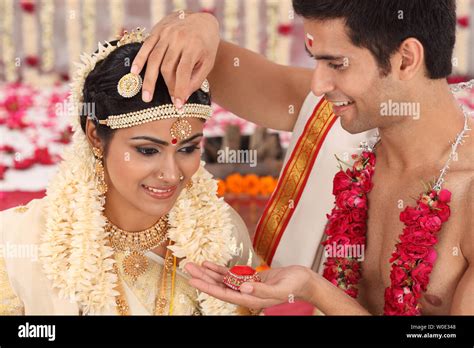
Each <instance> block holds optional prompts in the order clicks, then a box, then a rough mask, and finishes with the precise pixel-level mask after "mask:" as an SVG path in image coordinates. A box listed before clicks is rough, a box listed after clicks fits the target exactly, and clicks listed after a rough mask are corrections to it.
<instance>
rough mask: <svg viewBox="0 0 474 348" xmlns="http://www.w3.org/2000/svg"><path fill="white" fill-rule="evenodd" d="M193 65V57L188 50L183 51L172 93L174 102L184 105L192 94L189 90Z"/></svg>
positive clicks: (194, 60) (194, 62)
mask: <svg viewBox="0 0 474 348" xmlns="http://www.w3.org/2000/svg"><path fill="white" fill-rule="evenodd" d="M195 64H196V59H195V58H194V57H193V54H192V53H191V52H189V51H188V50H184V51H183V53H182V55H181V59H180V61H179V64H178V68H177V69H176V81H175V84H174V91H173V92H172V95H173V96H174V99H175V101H176V100H179V102H181V103H182V104H185V103H186V101H187V99H188V98H189V96H190V95H191V93H192V92H193V91H191V90H190V81H191V74H192V72H193V69H194V65H195ZM168 87H170V86H168ZM179 102H176V103H179ZM175 105H176V104H175ZM176 106H177V105H176Z"/></svg>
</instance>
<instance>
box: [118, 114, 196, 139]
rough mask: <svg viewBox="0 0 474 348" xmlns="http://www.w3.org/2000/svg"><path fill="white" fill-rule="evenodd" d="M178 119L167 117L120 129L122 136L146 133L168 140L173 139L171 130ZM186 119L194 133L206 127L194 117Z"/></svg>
mask: <svg viewBox="0 0 474 348" xmlns="http://www.w3.org/2000/svg"><path fill="white" fill-rule="evenodd" d="M177 120H178V119H177V118H170V119H165V120H157V121H152V122H146V123H143V124H140V125H137V126H133V127H127V128H122V129H119V130H118V131H119V132H120V134H121V135H122V136H126V137H133V136H136V135H143V134H145V133H146V134H149V135H155V136H157V137H159V138H160V139H163V140H166V139H171V133H170V130H171V127H172V126H173V124H174V123H175V122H176V121H177ZM186 121H188V122H189V124H190V125H191V127H192V133H193V134H195V133H202V131H203V129H204V122H202V121H201V120H200V119H197V118H194V117H186Z"/></svg>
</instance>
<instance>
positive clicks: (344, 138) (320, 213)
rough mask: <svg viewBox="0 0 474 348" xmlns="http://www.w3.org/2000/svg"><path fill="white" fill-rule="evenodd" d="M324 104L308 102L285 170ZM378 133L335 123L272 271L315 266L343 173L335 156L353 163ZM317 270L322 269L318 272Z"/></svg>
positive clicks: (312, 99)
mask: <svg viewBox="0 0 474 348" xmlns="http://www.w3.org/2000/svg"><path fill="white" fill-rule="evenodd" d="M320 100H321V97H316V96H314V94H312V93H310V94H309V95H308V97H307V98H306V100H305V102H304V104H303V107H302V109H301V112H300V114H299V116H298V120H297V122H296V125H295V128H294V131H293V137H292V140H291V142H290V146H289V148H288V152H287V155H286V158H285V163H284V166H285V165H286V162H287V161H288V159H289V158H290V156H291V152H292V151H293V150H294V148H295V145H296V143H297V141H298V139H299V137H300V136H301V134H302V132H303V130H304V128H305V126H306V123H307V122H308V120H309V119H310V117H311V115H312V114H313V111H314V108H315V107H316V105H317V104H318V103H319V101H320ZM376 133H377V132H376V130H371V131H369V132H364V133H360V134H356V135H352V134H350V133H348V132H346V131H345V130H344V129H343V128H342V126H341V123H340V119H337V120H336V121H335V123H334V125H333V126H332V128H331V129H330V130H329V133H328V134H327V136H326V139H325V140H324V143H323V145H322V146H321V149H320V151H319V154H318V156H317V158H316V161H315V163H314V166H313V169H312V171H311V173H310V177H309V179H308V181H307V183H306V186H305V187H304V189H303V193H302V196H301V199H300V201H299V203H298V205H297V206H296V207H295V211H294V213H293V216H292V217H291V220H290V222H289V223H288V226H287V227H286V230H285V231H284V233H283V236H282V238H281V240H280V243H279V245H278V247H277V250H276V253H275V256H274V258H273V261H272V267H281V266H289V265H302V266H306V267H312V266H313V264H314V262H315V257H316V255H317V253H318V247H319V246H320V243H321V241H322V238H323V234H324V228H325V226H326V222H327V218H326V214H328V213H330V211H331V209H332V207H333V205H334V196H333V194H332V180H333V178H334V175H335V174H336V173H337V172H338V170H339V169H338V166H337V164H338V163H337V161H336V158H335V157H334V155H335V154H336V155H337V156H338V157H339V158H341V159H343V158H346V159H349V158H350V156H351V154H353V153H355V152H357V150H358V149H359V145H360V142H361V141H364V140H370V141H373V137H374V136H375V135H376ZM317 268H318V266H317V267H316V269H315V270H317Z"/></svg>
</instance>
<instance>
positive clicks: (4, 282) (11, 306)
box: [0, 257, 23, 315]
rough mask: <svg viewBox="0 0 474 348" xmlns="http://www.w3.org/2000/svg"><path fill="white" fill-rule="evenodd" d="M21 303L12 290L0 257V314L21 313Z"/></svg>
mask: <svg viewBox="0 0 474 348" xmlns="http://www.w3.org/2000/svg"><path fill="white" fill-rule="evenodd" d="M22 314H23V304H22V303H21V301H20V299H19V298H18V297H17V296H16V295H15V293H14V292H13V290H12V288H11V286H10V281H9V279H8V274H7V270H6V268H5V260H4V259H3V258H2V257H0V315H22Z"/></svg>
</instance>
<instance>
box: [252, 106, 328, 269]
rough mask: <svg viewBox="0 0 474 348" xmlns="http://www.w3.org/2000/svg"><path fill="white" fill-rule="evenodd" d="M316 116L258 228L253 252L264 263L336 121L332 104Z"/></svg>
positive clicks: (282, 229) (282, 230) (319, 110)
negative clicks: (254, 251)
mask: <svg viewBox="0 0 474 348" xmlns="http://www.w3.org/2000/svg"><path fill="white" fill-rule="evenodd" d="M315 113H316V115H313V116H312V119H311V120H310V123H309V125H307V128H306V129H305V131H304V133H303V134H302V136H301V137H300V140H299V142H298V144H297V145H296V147H295V150H294V151H293V156H292V159H290V161H289V163H287V165H286V168H287V170H286V171H285V172H284V173H283V176H282V177H281V178H280V183H279V186H278V188H277V191H275V193H274V195H273V197H272V199H271V201H270V203H269V204H270V205H269V207H268V208H267V210H266V213H265V215H264V216H263V217H262V220H261V221H260V223H259V226H258V228H257V232H256V235H255V243H254V245H255V249H256V252H257V254H258V255H260V256H261V257H262V258H263V259H264V261H265V262H266V263H267V264H271V261H272V258H273V255H274V253H275V250H276V247H277V245H278V242H279V240H280V238H281V236H282V233H283V232H284V229H285V227H286V224H287V223H288V222H289V219H290V218H291V214H292V210H293V209H294V207H292V206H291V205H290V203H289V202H296V201H297V200H299V197H300V196H301V193H302V190H303V189H304V185H305V181H306V179H307V177H308V176H309V175H310V173H311V170H312V163H311V161H314V160H315V156H316V155H317V153H318V152H319V149H320V147H321V145H322V142H323V141H324V137H325V135H326V134H327V132H328V130H329V129H330V126H331V125H332V122H333V120H334V119H335V115H334V114H333V112H332V108H331V105H330V104H329V103H328V102H327V101H325V100H324V101H323V102H322V104H321V105H320V106H319V107H318V108H317V109H316V110H315Z"/></svg>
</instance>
